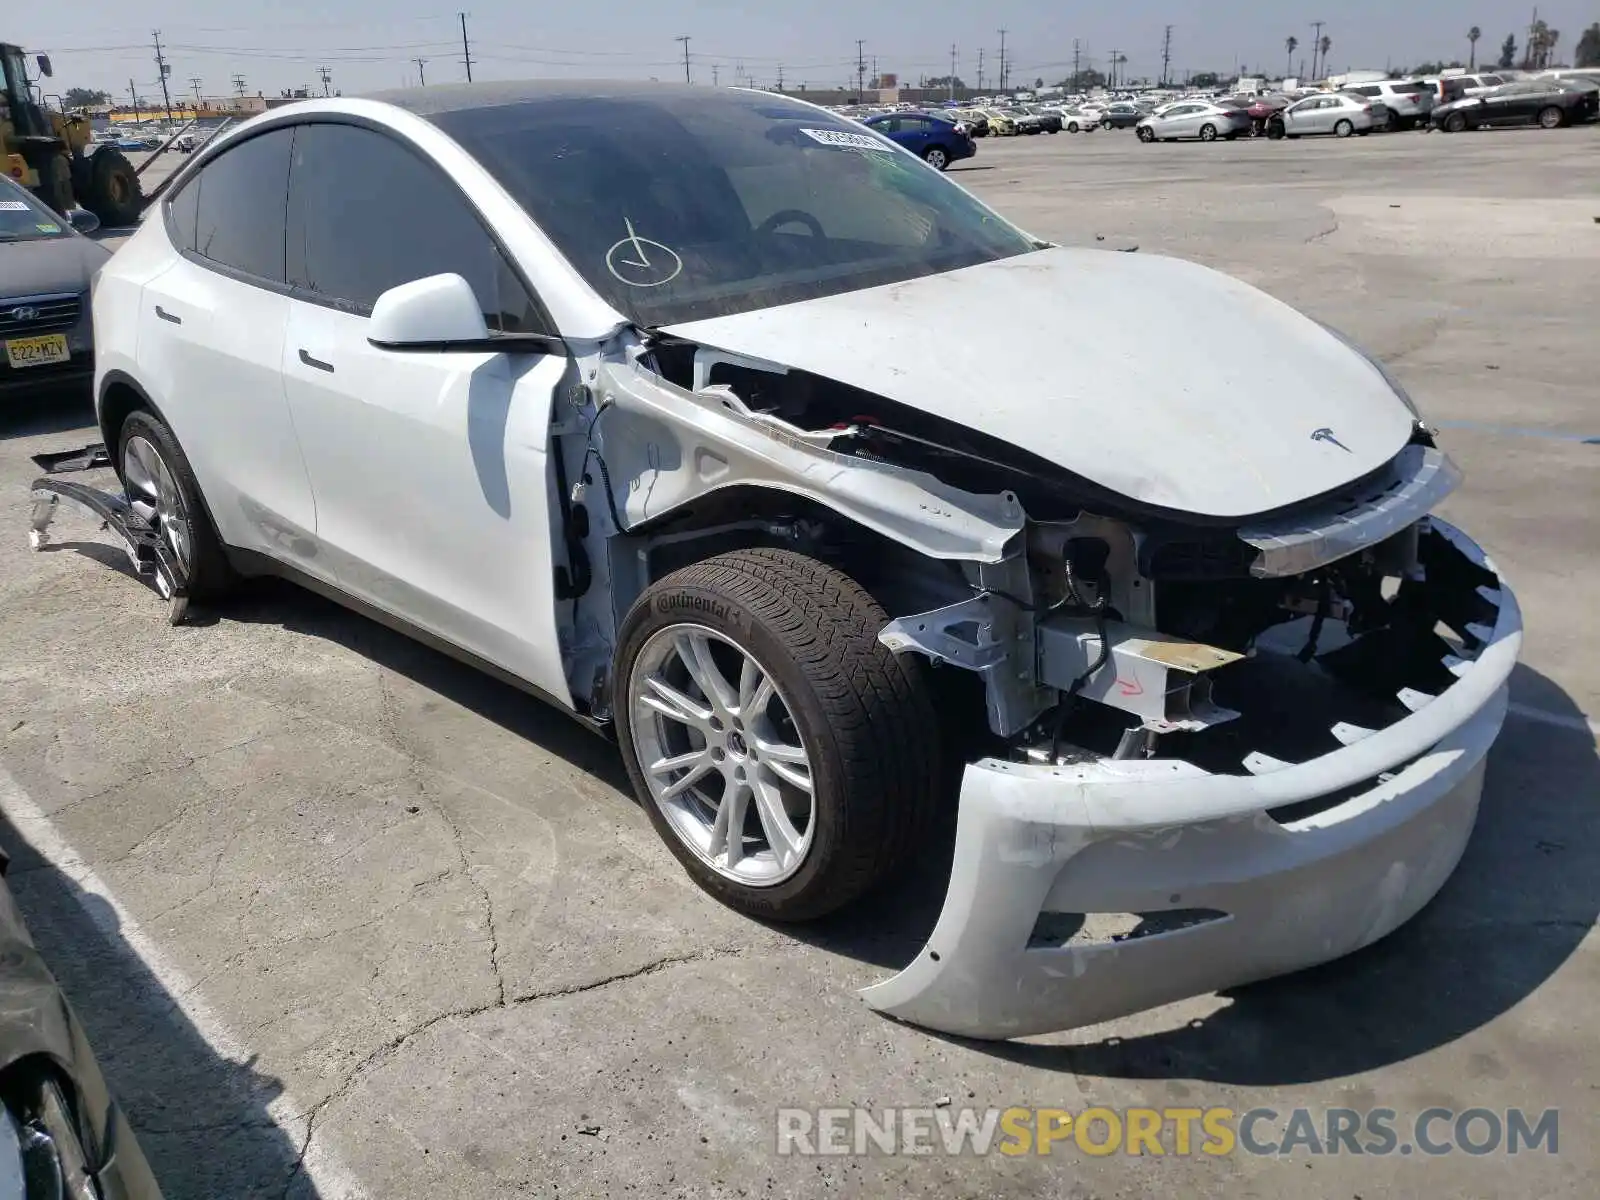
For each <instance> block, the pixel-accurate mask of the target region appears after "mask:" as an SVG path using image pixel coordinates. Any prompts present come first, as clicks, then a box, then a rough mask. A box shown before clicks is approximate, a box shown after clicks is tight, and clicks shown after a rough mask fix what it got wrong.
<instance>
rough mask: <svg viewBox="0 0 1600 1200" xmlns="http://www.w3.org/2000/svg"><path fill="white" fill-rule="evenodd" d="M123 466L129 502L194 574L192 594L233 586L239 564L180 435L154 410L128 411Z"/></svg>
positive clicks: (213, 594)
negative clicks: (231, 558) (232, 562)
mask: <svg viewBox="0 0 1600 1200" xmlns="http://www.w3.org/2000/svg"><path fill="white" fill-rule="evenodd" d="M117 471H118V474H120V475H121V476H122V484H123V487H124V488H125V489H126V491H127V495H128V503H129V505H130V506H131V507H132V508H133V511H134V512H136V513H138V514H139V516H140V517H142V518H143V519H144V521H145V523H146V524H148V525H150V526H151V527H152V528H153V529H155V531H156V533H157V534H159V535H160V537H161V538H162V540H163V541H165V542H166V543H167V546H168V548H169V549H170V550H171V551H172V556H173V557H174V558H175V559H177V561H178V565H179V566H180V567H182V568H183V571H184V574H185V575H187V576H188V577H189V597H190V598H191V599H193V600H211V599H215V598H217V597H218V596H221V595H223V594H224V593H225V592H227V591H228V589H229V588H230V587H231V586H232V585H233V583H234V581H235V579H234V573H233V568H232V567H230V566H229V565H228V557H227V555H226V554H225V553H224V552H223V549H222V539H221V538H220V537H218V536H217V531H216V528H215V527H214V526H213V525H212V524H211V518H210V516H209V515H208V514H207V512H206V507H205V502H204V500H203V499H202V498H201V495H200V485H199V483H197V482H196V480H195V477H194V471H193V470H192V469H191V468H190V466H189V460H188V458H187V457H185V455H184V453H183V448H182V447H181V446H179V445H178V439H177V438H175V437H173V436H172V431H171V430H170V429H168V428H167V427H166V425H164V424H163V423H162V422H161V421H160V420H159V419H158V418H157V417H156V416H155V415H154V414H153V413H149V412H146V411H144V410H143V409H139V410H137V411H135V412H133V413H130V414H129V415H128V419H127V420H126V421H124V422H123V423H122V431H121V432H120V433H119V434H118V435H117Z"/></svg>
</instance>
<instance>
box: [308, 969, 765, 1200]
mask: <svg viewBox="0 0 1600 1200" xmlns="http://www.w3.org/2000/svg"><path fill="white" fill-rule="evenodd" d="M744 952H745V948H744V947H742V946H711V947H708V948H707V949H705V950H696V951H691V952H689V953H686V954H667V955H663V956H662V957H661V958H657V959H652V960H651V961H650V962H647V963H645V964H643V965H642V966H638V967H634V968H633V969H631V970H627V971H617V972H615V973H613V974H611V975H605V976H602V977H601V978H599V979H594V980H590V981H589V982H587V983H577V984H572V985H570V986H567V987H560V988H550V989H547V990H545V991H535V992H526V993H523V994H521V995H517V996H513V997H512V998H511V999H509V1000H508V999H506V997H505V995H504V994H503V993H502V994H501V996H500V998H499V1000H498V1001H496V1002H494V1003H491V1004H478V1005H474V1006H472V1007H470V1008H453V1009H450V1010H448V1011H446V1012H442V1013H436V1014H434V1015H433V1016H431V1017H429V1018H427V1019H426V1020H424V1021H421V1022H419V1023H418V1024H416V1025H414V1026H412V1027H411V1028H410V1029H407V1030H405V1031H403V1032H401V1033H398V1034H396V1035H395V1036H394V1037H392V1038H390V1039H389V1040H388V1041H387V1042H385V1043H384V1044H383V1045H381V1046H379V1047H378V1048H377V1049H376V1050H373V1051H372V1052H371V1053H370V1054H368V1055H367V1056H366V1057H365V1058H363V1059H362V1060H361V1061H360V1062H358V1063H357V1064H356V1065H355V1066H353V1067H351V1068H350V1070H349V1071H348V1072H346V1074H345V1077H344V1078H343V1079H342V1080H340V1081H339V1083H338V1084H337V1085H336V1086H335V1087H334V1089H333V1090H332V1091H331V1092H329V1093H328V1094H327V1095H326V1096H324V1097H323V1098H322V1099H321V1100H319V1101H317V1102H316V1103H315V1104H313V1105H312V1106H311V1107H310V1108H308V1109H307V1110H306V1111H305V1112H304V1113H303V1114H297V1115H294V1116H290V1117H288V1119H289V1120H301V1119H303V1120H304V1121H305V1123H306V1131H305V1136H304V1137H303V1138H301V1140H300V1147H299V1149H298V1150H297V1151H296V1152H295V1160H294V1164H293V1166H291V1167H290V1169H289V1175H288V1177H287V1178H286V1179H285V1180H284V1184H283V1192H282V1197H283V1200H288V1196H289V1192H290V1190H291V1189H292V1188H293V1187H294V1183H295V1180H296V1179H297V1178H299V1176H300V1173H301V1171H302V1170H303V1169H304V1166H305V1157H306V1153H307V1152H308V1151H309V1150H310V1148H311V1141H312V1139H313V1138H314V1137H315V1136H316V1132H317V1121H318V1120H319V1119H320V1118H321V1117H322V1115H323V1113H325V1112H326V1111H327V1110H328V1108H329V1107H330V1106H332V1105H333V1104H335V1103H337V1102H338V1101H340V1100H343V1099H345V1098H346V1097H347V1096H349V1095H350V1094H351V1093H352V1092H354V1091H355V1089H356V1086H357V1085H358V1084H359V1083H360V1082H361V1080H362V1079H363V1078H365V1077H366V1076H367V1075H368V1074H369V1073H371V1072H372V1071H373V1070H375V1069H377V1068H378V1067H380V1066H382V1065H383V1064H384V1063H386V1062H388V1061H389V1060H390V1059H392V1058H393V1057H394V1056H395V1055H396V1054H398V1053H399V1051H400V1049H401V1047H403V1046H405V1045H406V1043H408V1042H410V1041H412V1040H413V1039H414V1038H417V1037H420V1036H421V1035H422V1034H424V1033H427V1032H428V1030H430V1029H432V1028H434V1027H435V1026H437V1025H441V1024H443V1023H444V1022H446V1021H450V1020H469V1019H471V1018H472V1017H479V1016H482V1015H483V1014H484V1013H490V1012H495V1011H496V1010H499V1009H511V1008H520V1007H522V1006H524V1005H527V1004H536V1003H538V1002H539V1001H541V1000H554V999H559V998H561V997H563V996H579V995H583V994H584V993H586V992H594V991H599V990H600V989H601V988H607V987H610V986H612V985H613V984H617V983H626V982H628V981H630V980H634V979H641V978H643V977H645V976H647V975H655V974H657V973H658V972H661V971H665V970H668V969H670V968H672V967H679V966H684V965H686V964H689V963H700V962H711V961H712V960H714V959H718V958H737V957H739V956H740V955H742V954H743V953H744Z"/></svg>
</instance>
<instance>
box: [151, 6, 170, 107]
mask: <svg viewBox="0 0 1600 1200" xmlns="http://www.w3.org/2000/svg"><path fill="white" fill-rule="evenodd" d="M151 36H152V37H153V38H155V43H156V70H157V72H158V73H159V74H160V76H161V99H162V100H164V101H165V102H166V105H167V120H168V121H170V120H172V93H171V92H169V91H168V90H167V76H168V75H171V74H172V67H171V66H170V65H169V64H168V63H167V59H166V55H164V54H162V53H161V30H159V29H157V30H155V31H153V32H152V34H151Z"/></svg>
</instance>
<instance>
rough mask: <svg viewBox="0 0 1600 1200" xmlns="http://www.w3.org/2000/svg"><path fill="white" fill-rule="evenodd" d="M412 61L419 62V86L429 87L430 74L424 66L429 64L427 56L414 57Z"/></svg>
mask: <svg viewBox="0 0 1600 1200" xmlns="http://www.w3.org/2000/svg"><path fill="white" fill-rule="evenodd" d="M411 61H412V62H414V63H416V64H417V86H418V87H427V86H428V74H427V72H426V71H425V70H424V68H425V67H426V66H427V65H428V60H427V59H425V58H413V59H412V60H411Z"/></svg>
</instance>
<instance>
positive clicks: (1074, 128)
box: [1067, 121, 1078, 133]
mask: <svg viewBox="0 0 1600 1200" xmlns="http://www.w3.org/2000/svg"><path fill="white" fill-rule="evenodd" d="M1067 132H1068V133H1077V132H1078V123H1077V122H1076V121H1074V122H1073V123H1072V124H1071V125H1068V126H1067Z"/></svg>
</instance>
